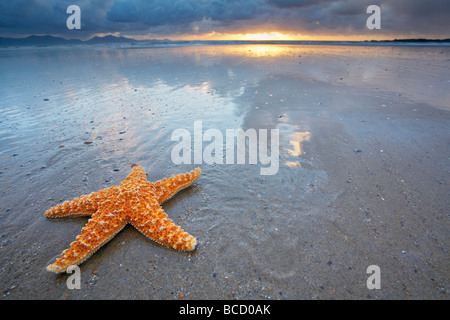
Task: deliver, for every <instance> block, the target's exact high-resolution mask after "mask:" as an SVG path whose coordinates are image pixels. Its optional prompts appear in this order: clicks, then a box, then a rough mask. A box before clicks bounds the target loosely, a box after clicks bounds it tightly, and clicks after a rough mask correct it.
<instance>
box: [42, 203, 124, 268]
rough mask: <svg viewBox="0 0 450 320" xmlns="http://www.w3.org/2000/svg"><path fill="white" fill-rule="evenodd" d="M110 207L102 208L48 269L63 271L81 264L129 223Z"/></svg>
mask: <svg viewBox="0 0 450 320" xmlns="http://www.w3.org/2000/svg"><path fill="white" fill-rule="evenodd" d="M108 209H110V210H108ZM108 209H104V207H102V208H100V209H99V210H98V212H97V213H96V214H94V215H93V217H92V218H91V219H89V222H88V223H87V224H86V226H85V227H84V228H83V229H82V230H81V234H80V235H79V236H77V238H76V240H75V241H74V242H72V243H71V244H70V247H69V248H68V249H66V250H64V251H63V252H62V254H61V257H60V258H58V259H57V260H56V261H55V263H53V264H51V265H49V266H48V267H47V271H49V272H55V273H62V272H65V271H66V270H67V269H68V268H69V267H70V266H73V265H79V264H80V263H82V262H83V261H85V260H86V259H87V258H89V257H90V256H91V255H92V254H93V253H94V252H96V251H97V250H98V249H99V248H100V247H101V246H102V245H104V244H105V243H106V242H108V241H109V240H111V239H112V238H113V237H114V236H115V235H116V234H117V233H118V232H119V231H120V230H122V228H123V227H124V226H125V225H126V224H127V221H126V219H124V218H123V215H122V214H120V212H115V211H114V210H111V207H108Z"/></svg>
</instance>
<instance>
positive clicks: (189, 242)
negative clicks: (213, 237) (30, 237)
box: [45, 164, 201, 273]
mask: <svg viewBox="0 0 450 320" xmlns="http://www.w3.org/2000/svg"><path fill="white" fill-rule="evenodd" d="M200 173H201V171H200V168H197V169H195V170H192V171H191V172H189V173H186V174H178V175H174V176H172V177H170V178H169V179H163V180H159V181H157V182H154V183H150V182H148V181H147V178H146V177H145V171H144V168H142V167H141V166H139V165H136V164H134V165H133V166H132V169H131V173H130V174H129V175H128V177H127V178H126V179H125V180H124V181H122V182H121V183H120V184H119V185H118V186H113V187H110V188H107V189H103V190H100V191H97V192H93V193H91V194H89V195H84V196H81V197H80V198H75V199H73V200H72V201H66V202H64V203H63V204H58V205H57V206H55V207H53V208H50V209H49V210H47V211H46V212H45V215H46V216H47V217H48V218H60V217H67V216H70V217H78V216H91V215H92V217H91V218H90V219H89V221H88V223H87V225H86V226H85V227H84V228H83V229H82V231H81V234H80V235H79V236H77V238H76V240H75V241H74V242H72V243H71V244H70V247H69V248H68V249H67V250H65V251H64V252H63V253H62V255H61V257H60V258H59V259H57V260H56V261H55V263H53V264H51V265H49V266H48V267H47V270H48V271H50V272H56V273H61V272H65V271H66V270H67V268H68V267H69V266H71V265H78V264H80V263H82V262H83V261H85V260H86V259H87V258H89V257H90V256H91V255H92V254H93V253H94V252H95V251H97V250H98V249H99V248H100V247H101V246H102V245H104V244H105V243H106V242H108V241H109V240H111V239H112V238H113V237H114V236H115V235H116V234H117V233H118V232H119V231H120V230H122V228H123V227H125V225H126V224H127V223H131V224H132V225H133V226H134V227H135V228H136V229H138V230H139V231H141V232H142V233H143V234H144V235H146V236H147V237H149V238H150V239H152V240H154V241H156V242H158V243H160V244H162V245H165V246H167V247H170V248H173V249H176V250H181V251H193V250H195V248H196V246H197V240H196V239H195V238H194V237H192V236H191V235H189V234H188V233H186V232H184V231H183V229H181V228H180V227H179V226H177V225H175V224H174V223H173V221H172V220H171V219H169V218H168V217H167V214H166V213H165V212H164V210H163V209H162V208H161V206H160V204H162V203H163V202H165V201H166V200H168V199H170V198H171V197H173V196H174V195H175V194H176V193H177V192H178V191H180V190H182V189H184V188H186V187H188V186H190V185H191V184H192V183H194V181H195V180H197V179H198V177H199V176H200Z"/></svg>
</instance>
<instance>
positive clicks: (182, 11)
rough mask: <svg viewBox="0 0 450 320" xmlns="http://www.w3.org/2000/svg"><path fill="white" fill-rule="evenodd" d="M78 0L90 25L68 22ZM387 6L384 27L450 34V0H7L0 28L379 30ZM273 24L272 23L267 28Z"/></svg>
mask: <svg viewBox="0 0 450 320" xmlns="http://www.w3.org/2000/svg"><path fill="white" fill-rule="evenodd" d="M72 4H75V5H78V6H79V7H80V8H81V11H82V19H81V21H82V29H81V30H77V31H74V30H68V29H67V28H66V19H67V18H68V16H69V15H68V14H67V13H66V9H67V7H68V6H69V5H72ZM371 4H376V5H379V6H380V7H381V21H382V30H380V31H379V33H382V34H385V35H389V36H395V35H396V34H401V35H405V34H411V35H414V34H416V35H421V36H427V35H429V36H433V37H450V34H449V30H450V19H448V17H449V16H450V1H449V0H428V1H427V0H391V1H388V0H382V1H380V0H378V1H375V0H95V1H92V0H45V1H44V0H15V1H1V2H0V35H28V34H56V35H63V36H66V37H80V38H85V37H89V36H91V35H94V34H97V33H120V34H131V35H145V34H148V33H151V34H152V36H158V35H160V36H164V37H170V35H173V34H191V33H196V32H197V33H208V32H213V31H214V32H218V33H227V32H248V31H249V30H253V31H254V30H257V29H258V28H260V29H259V30H261V31H264V32H271V31H289V32H292V33H301V34H310V35H325V34H328V35H342V36H345V35H368V37H370V35H373V33H370V32H369V31H368V30H367V28H365V21H366V19H367V17H368V15H367V14H366V8H367V7H368V6H369V5H371ZM264 26H265V27H267V28H268V29H267V30H262V29H261V28H263V27H264Z"/></svg>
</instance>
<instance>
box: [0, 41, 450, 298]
mask: <svg viewBox="0 0 450 320" xmlns="http://www.w3.org/2000/svg"><path fill="white" fill-rule="evenodd" d="M449 59H450V49H449V47H421V46H416V47H414V46H411V47H409V46H407V47H392V46H386V47H382V46H373V47H365V46H325V45H322V46H281V45H271V46H263V45H253V46H247V45H245V46H244V45H230V46H187V47H172V48H170V47H168V48H139V47H130V48H114V47H107V46H87V47H81V46H80V47H59V48H50V47H49V48H18V49H17V48H3V49H0V84H1V85H0V96H1V97H2V99H1V101H0V124H1V126H0V164H1V166H0V199H1V200H0V230H1V231H0V291H1V292H0V294H1V297H2V299H177V300H178V299H448V296H449V295H448V294H449V288H450V283H449V274H450V271H449V270H450V259H449V251H448V250H449V237H448V234H449V231H450V215H449V211H448V210H449V207H450V201H449V197H448V195H449V191H450V189H449V176H450V175H449V173H450V145H449V141H450V140H449V128H450V107H449V106H450V104H449V102H450V96H449V92H450V91H449V86H450V72H449V71H450V70H449V67H450V66H449V63H448V61H449ZM196 120H202V122H203V130H206V129H208V128H215V129H219V130H220V131H222V132H225V130H226V129H237V128H242V129H244V130H247V129H250V128H253V129H256V130H257V129H278V130H279V132H280V167H279V171H278V173H277V174H276V175H273V176H261V175H260V174H259V173H260V171H259V170H260V167H261V166H260V165H259V164H257V165H249V164H240V165H238V164H223V165H219V164H215V165H208V164H205V163H203V164H200V165H195V164H191V165H175V164H173V162H172V161H171V150H172V148H173V146H174V145H175V144H176V143H175V142H173V141H171V134H172V132H173V131H174V130H176V129H179V128H183V129H187V130H189V131H191V132H193V126H194V121H196ZM133 163H139V164H141V165H142V166H143V167H144V168H145V169H146V171H147V176H148V179H149V180H150V181H155V180H159V179H162V178H164V177H168V176H170V175H173V174H177V173H180V172H186V171H189V170H191V169H193V168H195V167H197V166H199V167H200V168H201V169H202V176H201V177H200V179H199V180H198V181H197V182H196V183H195V184H194V185H193V186H192V187H190V188H189V189H187V190H184V191H183V192H181V193H180V194H178V195H177V196H176V197H175V198H173V199H172V200H170V201H168V202H167V203H165V204H164V205H163V208H164V210H165V211H166V212H167V214H168V215H169V217H170V218H172V219H173V220H174V222H175V223H177V224H178V225H180V226H181V227H182V228H183V229H184V230H186V231H187V232H189V233H190V234H192V235H193V236H195V237H197V239H198V241H199V247H198V249H197V251H196V252H195V253H191V254H187V253H180V252H176V251H173V250H169V249H167V248H164V247H162V246H160V245H157V244H155V243H154V242H152V241H151V240H149V239H147V238H145V237H144V236H143V235H142V234H141V233H139V232H138V231H137V230H135V229H134V228H133V227H131V226H127V227H126V228H125V229H124V230H122V231H121V232H120V233H119V234H118V235H117V236H116V237H115V238H114V239H113V240H111V241H110V242H109V243H107V244H106V245H105V246H104V247H102V248H101V249H100V250H99V251H98V252H96V253H95V254H94V255H93V256H92V257H91V258H90V259H89V260H87V261H86V262H85V263H83V264H82V265H81V266H80V268H81V289H80V290H69V289H68V288H67V286H66V281H67V279H68V275H65V274H63V275H55V274H52V273H48V272H47V271H46V270H45V267H46V266H47V265H48V264H50V263H52V262H53V261H54V260H55V258H56V257H58V256H59V254H60V253H61V252H62V251H63V250H64V249H66V248H67V247H68V246H69V244H70V243H71V242H72V241H73V240H74V239H75V237H76V236H77V235H78V234H79V233H80V230H81V229H82V228H83V226H84V225H85V224H86V222H87V218H76V219H58V220H49V219H46V218H45V217H44V215H43V213H44V212H45V210H47V209H48V208H50V207H51V206H54V205H56V204H58V203H61V202H63V201H64V200H71V199H73V198H75V197H77V196H79V195H83V194H87V193H90V192H92V191H97V190H99V189H102V188H105V187H109V186H113V185H117V184H118V183H120V182H121V181H122V180H123V179H124V178H125V177H126V176H127V175H128V173H129V172H130V167H131V164H133ZM370 265H377V266H379V267H380V270H381V289H379V290H369V289H368V288H367V285H366V281H367V278H368V277H369V274H367V273H366V270H367V268H368V267H369V266H370Z"/></svg>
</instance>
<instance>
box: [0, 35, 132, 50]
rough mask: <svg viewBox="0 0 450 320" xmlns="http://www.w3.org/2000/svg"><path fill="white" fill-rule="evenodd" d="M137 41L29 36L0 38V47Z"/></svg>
mask: <svg viewBox="0 0 450 320" xmlns="http://www.w3.org/2000/svg"><path fill="white" fill-rule="evenodd" d="M137 41H138V40H134V39H130V38H125V37H115V36H105V37H93V38H92V39H89V40H87V41H82V40H79V39H64V38H60V37H54V36H29V37H26V38H1V37H0V46H2V47H5V46H6V47H8V46H20V47H21V46H52V45H68V44H100V43H131V42H137Z"/></svg>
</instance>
